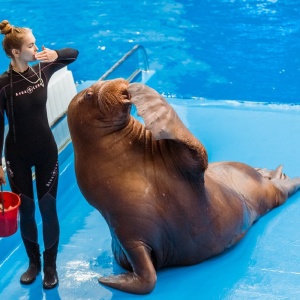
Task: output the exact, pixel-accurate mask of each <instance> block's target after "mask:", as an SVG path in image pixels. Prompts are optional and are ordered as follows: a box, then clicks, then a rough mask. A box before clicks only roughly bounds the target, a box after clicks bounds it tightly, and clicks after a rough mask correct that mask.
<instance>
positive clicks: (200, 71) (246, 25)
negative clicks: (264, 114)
mask: <svg viewBox="0 0 300 300" xmlns="http://www.w3.org/2000/svg"><path fill="white" fill-rule="evenodd" d="M0 15H1V18H5V19H8V20H9V21H10V22H11V23H12V24H15V25H17V26H28V27H30V28H32V29H33V33H34V34H35V36H36V39H37V45H38V47H39V48H41V46H42V45H45V46H46V47H49V48H61V47H66V46H69V47H75V48H77V49H78V50H79V51H80V55H79V58H78V60H77V62H76V63H75V64H72V65H71V66H70V68H71V70H72V71H73V73H74V77H75V79H76V81H78V82H81V81H82V80H83V81H86V80H91V79H98V78H99V77H100V76H101V75H102V74H103V73H105V72H106V71H107V70H108V68H110V67H111V66H112V65H113V64H114V63H115V62H116V61H117V60H118V59H119V58H120V57H121V56H122V55H123V54H124V53H126V52H127V51H129V50H130V49H131V48H132V47H133V46H134V45H135V44H142V45H143V46H144V47H145V48H146V50H147V53H148V57H149V63H150V69H153V70H155V71H157V76H156V82H155V86H156V88H157V89H158V91H159V92H161V93H165V94H167V95H173V96H174V95H175V96H177V97H184V98H186V97H203V98H207V99H213V100H219V99H222V100H248V101H255V102H256V101H260V102H277V103H278V102H279V103H300V85H299V78H300V52H299V49H300V39H299V30H300V23H299V19H300V6H299V1H297V0H213V1H212V0H201V1H198V0H177V1H174V0H162V1H135V0H127V1H120V0H110V1H98V0H86V1H78V0H75V1H72V3H70V2H68V1H59V0H50V1H48V2H47V4H46V3H45V2H43V1H37V0H31V1H12V0H10V1H5V2H4V3H3V4H1V7H0ZM7 65H8V59H7V58H6V57H5V56H4V54H3V52H0V70H5V69H6V68H7Z"/></svg>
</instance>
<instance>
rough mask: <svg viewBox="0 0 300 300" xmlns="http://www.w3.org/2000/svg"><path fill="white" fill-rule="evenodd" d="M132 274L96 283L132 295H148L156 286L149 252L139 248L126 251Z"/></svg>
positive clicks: (110, 277) (101, 278) (105, 278)
mask: <svg viewBox="0 0 300 300" xmlns="http://www.w3.org/2000/svg"><path fill="white" fill-rule="evenodd" d="M128 256H129V257H128V260H129V261H130V262H131V267H132V270H133V271H132V272H128V273H125V274H120V275H116V276H109V277H100V278H99V279H98V281H99V282H100V283H102V284H104V285H106V286H109V287H112V288H115V289H118V290H120V291H123V292H127V293H133V294H140V295H143V294H148V293H150V292H151V291H152V290H153V289H154V287H155V284H156V271H155V269H154V266H153V264H152V261H151V258H150V255H149V252H148V251H147V250H146V248H145V247H143V246H140V247H137V248H133V249H130V250H129V251H128Z"/></svg>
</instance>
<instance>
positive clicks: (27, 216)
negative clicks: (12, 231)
mask: <svg viewBox="0 0 300 300" xmlns="http://www.w3.org/2000/svg"><path fill="white" fill-rule="evenodd" d="M6 168H7V175H8V180H9V184H10V187H11V190H12V191H13V192H14V193H16V194H19V195H20V197H21V205H20V208H19V213H20V231H21V237H22V240H23V243H24V246H25V249H26V253H27V255H28V258H29V267H28V269H27V270H26V272H25V273H23V274H22V276H21V278H20V281H21V283H23V284H30V283H32V282H33V281H34V280H35V278H36V276H37V275H38V273H39V272H40V271H41V259H40V256H41V255H40V249H39V245H38V233H37V225H36V221H35V203H34V198H33V187H32V172H31V167H30V165H28V164H26V162H25V161H24V160H20V161H17V159H14V160H7V161H6Z"/></svg>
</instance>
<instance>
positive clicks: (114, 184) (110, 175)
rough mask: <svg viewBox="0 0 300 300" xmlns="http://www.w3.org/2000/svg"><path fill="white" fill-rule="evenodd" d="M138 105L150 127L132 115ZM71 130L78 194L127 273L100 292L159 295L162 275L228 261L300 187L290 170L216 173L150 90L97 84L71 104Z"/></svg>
mask: <svg viewBox="0 0 300 300" xmlns="http://www.w3.org/2000/svg"><path fill="white" fill-rule="evenodd" d="M132 104H133V105H135V106H136V108H137V112H138V114H139V115H140V116H141V117H142V118H143V120H144V122H145V125H143V124H142V123H141V122H139V121H138V120H136V119H135V118H134V117H133V116H132V115H131V114H130V110H131V107H132ZM68 124H69V128H70V133H71V138H72V140H73V145H74V153H75V170H76V177H77V181H78V185H79V188H80V190H81V192H82V194H83V196H84V197H85V198H86V200H87V201H88V202H89V203H90V204H91V205H92V206H93V207H95V208H96V209H97V210H99V212H100V213H101V214H102V215H103V217H104V218H105V220H106V222H107V224H108V226H109V228H110V233H111V237H112V251H113V254H114V256H115V259H116V261H117V262H118V263H119V264H120V265H121V266H122V267H123V268H125V269H127V270H128V273H125V274H120V275H116V276H109V277H100V278H99V282H100V283H102V284H104V285H107V286H109V287H113V288H116V289H119V290H122V291H125V292H129V293H135V294H147V293H150V292H151V291H152V290H153V288H154V287H155V284H156V271H157V270H159V269H161V268H164V267H171V266H186V265H193V264H197V263H199V262H201V261H203V260H205V259H208V258H210V257H212V256H215V255H218V254H220V253H221V252H222V251H224V250H225V249H226V248H228V247H230V246H232V245H234V244H236V243H237V242H238V241H239V240H240V239H241V238H242V237H243V236H244V235H245V234H246V232H247V230H248V229H249V227H250V226H251V225H252V224H253V222H255V221H256V220H257V219H258V218H259V217H260V216H262V215H264V214H265V213H266V212H268V211H269V210H270V209H272V208H274V207H276V206H278V205H280V204H282V203H283V202H284V201H285V200H286V199H287V198H288V197H289V196H290V195H291V194H293V193H294V192H296V190H298V189H299V187H300V178H295V179H289V178H288V177H287V176H285V175H284V174H283V173H282V170H281V167H279V168H278V169H277V170H275V171H268V170H266V169H254V168H252V167H250V166H248V165H245V164H243V163H238V162H219V163H211V164H208V159H207V153H206V150H205V148H204V146H203V145H202V144H201V143H200V142H199V140H198V139H197V138H195V137H194V136H193V135H192V133H191V132H190V131H189V130H188V129H187V128H186V127H185V126H184V124H183V123H182V122H181V120H180V119H179V117H178V116H177V114H176V112H175V111H174V109H173V108H172V107H171V106H170V105H169V104H168V103H167V102H166V100H165V99H164V98H163V97H162V96H161V95H160V94H158V93H157V92H156V91H155V90H153V89H151V88H150V87H148V86H146V85H144V84H141V83H133V84H129V83H128V82H127V81H125V80H123V79H116V80H111V81H98V82H97V83H95V84H94V85H92V86H91V87H89V88H87V89H86V90H83V91H81V92H80V93H79V94H78V95H76V96H75V97H74V99H73V100H72V101H71V103H70V105H69V108H68Z"/></svg>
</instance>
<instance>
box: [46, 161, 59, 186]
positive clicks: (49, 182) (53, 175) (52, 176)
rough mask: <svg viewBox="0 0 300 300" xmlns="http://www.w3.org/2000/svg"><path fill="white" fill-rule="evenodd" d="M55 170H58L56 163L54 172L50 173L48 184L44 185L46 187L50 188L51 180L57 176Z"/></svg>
mask: <svg viewBox="0 0 300 300" xmlns="http://www.w3.org/2000/svg"><path fill="white" fill-rule="evenodd" d="M57 169H58V161H57V162H56V165H55V167H54V170H53V171H52V172H51V177H50V179H49V181H48V183H46V186H47V187H49V186H51V184H52V182H53V180H54V179H55V177H56V175H57Z"/></svg>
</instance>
